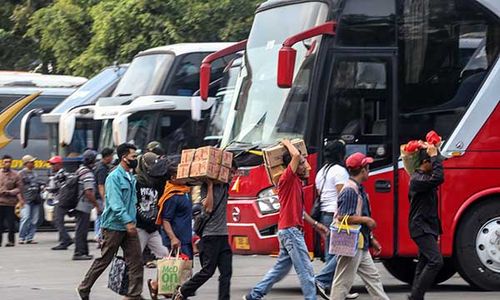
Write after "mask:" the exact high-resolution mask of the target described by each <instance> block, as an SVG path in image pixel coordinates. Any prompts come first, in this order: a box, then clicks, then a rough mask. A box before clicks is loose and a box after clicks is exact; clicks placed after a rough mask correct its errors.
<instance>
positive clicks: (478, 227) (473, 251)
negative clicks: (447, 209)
mask: <svg viewBox="0 0 500 300" xmlns="http://www.w3.org/2000/svg"><path fill="white" fill-rule="evenodd" d="M498 200H499V199H495V200H494V201H488V202H484V203H481V204H480V205H478V206H475V207H474V209H471V210H469V211H468V212H467V214H466V215H464V217H463V218H462V220H463V221H462V222H461V223H460V225H459V227H458V230H457V235H456V239H455V259H456V263H457V269H458V272H459V273H460V275H461V276H462V277H463V278H464V279H465V280H466V281H467V282H468V283H470V284H471V285H472V286H475V287H477V288H480V289H483V290H491V291H494V290H500V202H499V201H498Z"/></svg>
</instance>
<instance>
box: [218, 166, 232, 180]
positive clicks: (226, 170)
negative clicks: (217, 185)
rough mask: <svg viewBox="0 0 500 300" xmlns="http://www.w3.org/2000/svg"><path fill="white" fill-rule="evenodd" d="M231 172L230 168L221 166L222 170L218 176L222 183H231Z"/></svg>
mask: <svg viewBox="0 0 500 300" xmlns="http://www.w3.org/2000/svg"><path fill="white" fill-rule="evenodd" d="M230 172H231V169H230V168H228V167H224V166H221V167H220V171H219V177H218V178H217V181H219V182H222V183H229V173H230Z"/></svg>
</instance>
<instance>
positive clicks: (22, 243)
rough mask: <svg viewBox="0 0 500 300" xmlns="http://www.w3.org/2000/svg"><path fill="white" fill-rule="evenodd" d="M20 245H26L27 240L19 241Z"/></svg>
mask: <svg viewBox="0 0 500 300" xmlns="http://www.w3.org/2000/svg"><path fill="white" fill-rule="evenodd" d="M17 243H18V244H19V245H24V244H26V241H25V240H19V242H17Z"/></svg>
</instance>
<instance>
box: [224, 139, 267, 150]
mask: <svg viewBox="0 0 500 300" xmlns="http://www.w3.org/2000/svg"><path fill="white" fill-rule="evenodd" d="M235 144H238V146H242V147H241V148H243V149H244V150H252V149H256V148H258V147H259V145H254V144H252V143H249V142H243V141H237V140H232V141H231V142H229V144H227V146H226V147H224V148H226V149H227V148H229V147H231V146H232V145H235ZM238 148H240V147H238Z"/></svg>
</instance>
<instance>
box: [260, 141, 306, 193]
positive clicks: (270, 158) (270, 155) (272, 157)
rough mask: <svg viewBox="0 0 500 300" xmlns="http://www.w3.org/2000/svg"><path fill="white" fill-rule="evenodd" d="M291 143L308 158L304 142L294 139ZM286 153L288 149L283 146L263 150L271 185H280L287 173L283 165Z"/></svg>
mask: <svg viewBox="0 0 500 300" xmlns="http://www.w3.org/2000/svg"><path fill="white" fill-rule="evenodd" d="M291 143H292V145H294V146H295V148H297V149H298V150H299V151H300V153H301V154H302V155H304V156H307V148H306V144H305V143H304V141H303V140H300V139H294V140H291ZM286 151H287V150H286V148H285V147H284V146H283V145H281V144H279V145H276V146H271V147H268V148H265V149H263V150H262V152H263V155H264V164H265V166H266V171H267V177H268V179H269V182H270V183H271V184H274V185H278V181H279V180H280V177H281V174H283V172H284V171H285V166H284V165H283V154H284V153H286Z"/></svg>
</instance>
